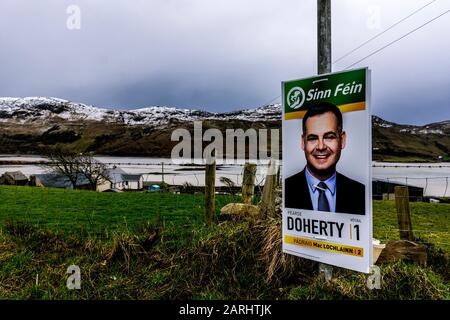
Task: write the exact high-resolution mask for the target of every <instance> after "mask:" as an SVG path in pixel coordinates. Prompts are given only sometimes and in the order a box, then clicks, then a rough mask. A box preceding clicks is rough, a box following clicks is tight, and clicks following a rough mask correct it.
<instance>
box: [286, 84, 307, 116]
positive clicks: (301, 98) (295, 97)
mask: <svg viewBox="0 0 450 320" xmlns="http://www.w3.org/2000/svg"><path fill="white" fill-rule="evenodd" d="M304 102H305V91H303V89H302V88H300V87H294V88H292V89H291V90H289V92H288V94H287V105H288V107H289V108H291V109H294V110H295V109H298V108H300V107H301V106H302V105H303V103H304Z"/></svg>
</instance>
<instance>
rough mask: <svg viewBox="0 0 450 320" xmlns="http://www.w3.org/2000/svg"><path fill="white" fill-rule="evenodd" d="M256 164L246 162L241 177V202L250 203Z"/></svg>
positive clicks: (253, 188)
mask: <svg viewBox="0 0 450 320" xmlns="http://www.w3.org/2000/svg"><path fill="white" fill-rule="evenodd" d="M255 175H256V164H254V163H246V164H245V166H244V178H243V179H242V203H246V204H251V203H252V198H253V193H254V191H255Z"/></svg>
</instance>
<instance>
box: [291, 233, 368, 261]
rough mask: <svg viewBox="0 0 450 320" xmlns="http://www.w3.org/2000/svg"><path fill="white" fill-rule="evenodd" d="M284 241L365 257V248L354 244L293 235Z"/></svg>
mask: <svg viewBox="0 0 450 320" xmlns="http://www.w3.org/2000/svg"><path fill="white" fill-rule="evenodd" d="M284 242H285V243H287V244H293V245H296V246H301V247H306V248H312V249H317V250H323V251H329V252H335V253H340V254H347V255H350V256H356V257H364V249H363V248H358V247H352V246H346V245H342V244H336V243H332V242H325V241H318V240H312V239H305V238H297V237H293V236H288V235H285V236H284Z"/></svg>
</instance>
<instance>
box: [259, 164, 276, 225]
mask: <svg viewBox="0 0 450 320" xmlns="http://www.w3.org/2000/svg"><path fill="white" fill-rule="evenodd" d="M276 167H277V165H276V163H275V161H274V160H270V162H269V168H268V170H267V175H266V181H265V182H264V188H263V193H262V197H261V202H260V204H259V206H260V207H261V219H265V218H267V217H268V216H271V215H273V213H274V212H275V184H276V182H275V180H276V177H277V175H276V172H277V168H276Z"/></svg>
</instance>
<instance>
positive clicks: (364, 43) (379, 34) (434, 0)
mask: <svg viewBox="0 0 450 320" xmlns="http://www.w3.org/2000/svg"><path fill="white" fill-rule="evenodd" d="M433 2H436V0H433V1H431V2H429V3H427V4H426V5H424V6H423V7H421V8H419V9H417V10H416V11H414V12H413V13H411V14H409V15H408V16H406V17H404V18H403V19H401V20H399V21H397V22H396V23H394V24H393V25H391V26H390V27H389V28H387V29H386V30H384V31H382V32H380V33H378V34H376V35H375V36H373V37H372V38H370V39H369V40H367V41H365V42H363V43H362V44H360V45H359V46H357V47H356V48H354V49H353V50H351V51H349V52H347V53H346V54H344V55H343V56H341V57H340V58H339V59H337V60H335V61H334V62H333V64H335V63H337V62H339V61H341V60H342V59H344V58H345V57H347V56H349V55H350V54H352V53H353V52H355V51H356V50H358V49H360V48H362V47H363V46H365V45H366V44H368V43H369V42H371V41H372V40H374V39H376V38H378V37H379V36H381V35H382V34H384V33H386V32H387V31H389V30H391V29H392V28H394V27H395V26H397V25H398V24H400V23H402V22H403V21H405V20H406V19H408V18H410V17H412V16H413V15H415V14H416V13H418V12H419V11H422V10H423V9H425V8H426V7H428V6H429V5H430V4H432V3H433Z"/></svg>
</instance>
